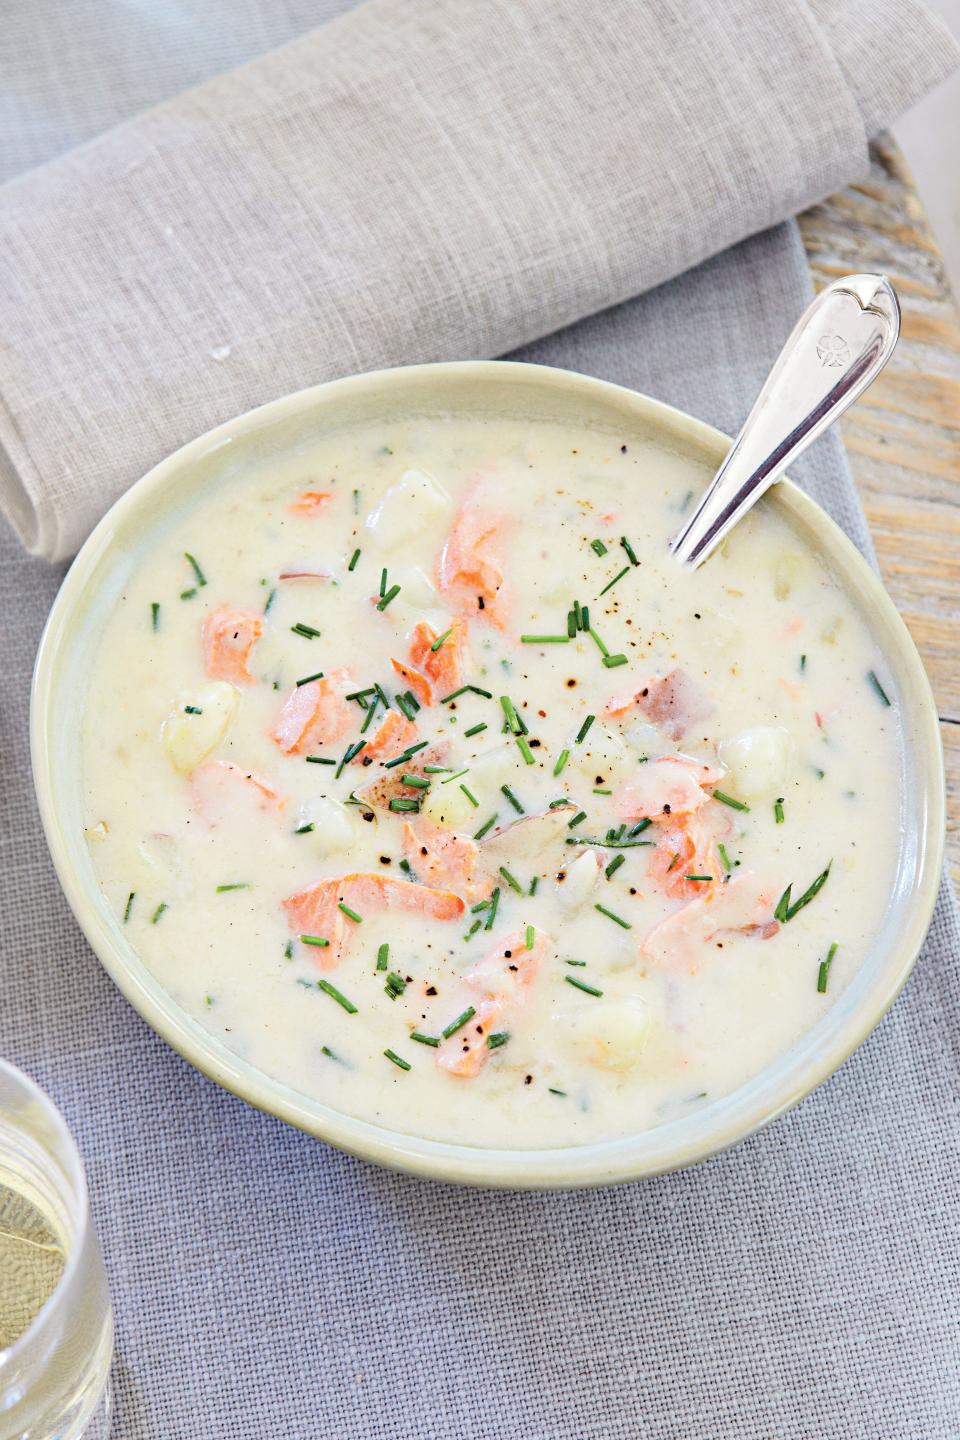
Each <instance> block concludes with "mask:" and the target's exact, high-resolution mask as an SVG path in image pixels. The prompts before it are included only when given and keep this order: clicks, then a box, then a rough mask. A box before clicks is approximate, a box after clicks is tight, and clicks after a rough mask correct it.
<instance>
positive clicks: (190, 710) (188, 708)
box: [183, 705, 203, 715]
mask: <svg viewBox="0 0 960 1440" xmlns="http://www.w3.org/2000/svg"><path fill="white" fill-rule="evenodd" d="M183 713H184V715H202V714H203V711H202V710H201V709H200V706H199V705H184V707H183Z"/></svg>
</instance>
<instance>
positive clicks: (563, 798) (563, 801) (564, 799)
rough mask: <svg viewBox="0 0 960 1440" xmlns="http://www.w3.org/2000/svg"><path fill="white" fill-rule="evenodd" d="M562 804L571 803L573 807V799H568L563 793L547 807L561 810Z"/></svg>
mask: <svg viewBox="0 0 960 1440" xmlns="http://www.w3.org/2000/svg"><path fill="white" fill-rule="evenodd" d="M562 805H570V806H571V808H572V801H570V800H568V799H567V797H566V795H561V796H560V798H559V800H551V801H550V804H549V805H548V806H547V809H548V810H559V809H560V807H561V806H562Z"/></svg>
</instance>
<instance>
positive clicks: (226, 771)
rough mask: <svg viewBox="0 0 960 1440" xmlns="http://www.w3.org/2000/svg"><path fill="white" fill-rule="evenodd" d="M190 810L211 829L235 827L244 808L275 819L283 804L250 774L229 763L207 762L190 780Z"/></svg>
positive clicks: (273, 792) (230, 761)
mask: <svg viewBox="0 0 960 1440" xmlns="http://www.w3.org/2000/svg"><path fill="white" fill-rule="evenodd" d="M190 795H191V799H192V802H193V809H194V811H195V813H196V814H197V815H199V816H200V818H201V819H202V820H205V821H206V823H207V824H208V825H209V826H210V827H211V829H212V828H214V827H215V826H217V825H227V824H229V825H236V824H237V823H239V822H242V820H243V814H244V807H249V806H251V805H252V806H253V807H254V808H255V809H257V810H263V811H267V812H268V813H274V814H277V815H279V814H280V812H281V811H282V810H283V807H284V806H285V805H286V803H287V802H286V800H284V799H282V798H281V797H280V795H278V794H277V792H276V790H274V788H273V786H272V785H270V784H268V783H267V781H266V780H263V779H262V778H261V777H260V776H259V775H256V774H254V772H253V771H252V770H244V769H243V768H242V767H241V766H239V765H234V763H233V761H232V760H207V761H206V762H205V763H204V764H203V765H199V766H198V767H197V769H196V770H194V772H193V774H192V775H191V777H190Z"/></svg>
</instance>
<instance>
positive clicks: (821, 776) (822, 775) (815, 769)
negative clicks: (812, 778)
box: [813, 765, 827, 780]
mask: <svg viewBox="0 0 960 1440" xmlns="http://www.w3.org/2000/svg"><path fill="white" fill-rule="evenodd" d="M813 773H814V775H816V777H817V779H818V780H823V779H825V778H826V774H827V772H826V770H821V769H820V767H819V766H818V765H815V766H814V767H813Z"/></svg>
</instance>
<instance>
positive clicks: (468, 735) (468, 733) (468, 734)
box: [463, 720, 487, 740]
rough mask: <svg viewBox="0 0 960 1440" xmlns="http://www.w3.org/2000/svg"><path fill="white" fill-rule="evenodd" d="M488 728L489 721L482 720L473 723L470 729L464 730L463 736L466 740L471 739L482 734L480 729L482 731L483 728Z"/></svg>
mask: <svg viewBox="0 0 960 1440" xmlns="http://www.w3.org/2000/svg"><path fill="white" fill-rule="evenodd" d="M486 728H487V722H486V720H481V721H480V724H479V725H471V726H470V729H469V730H464V732H463V738H464V740H470V739H472V737H473V736H474V735H479V734H480V731H481V730H486Z"/></svg>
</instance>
